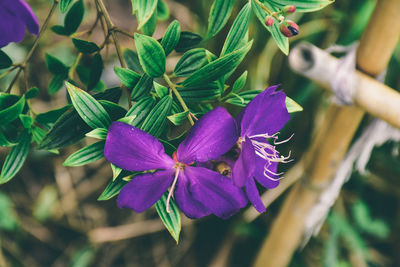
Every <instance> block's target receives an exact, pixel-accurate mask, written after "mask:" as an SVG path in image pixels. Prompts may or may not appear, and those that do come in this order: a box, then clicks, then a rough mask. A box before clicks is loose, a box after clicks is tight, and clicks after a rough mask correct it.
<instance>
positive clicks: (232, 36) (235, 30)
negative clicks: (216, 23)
mask: <svg viewBox="0 0 400 267" xmlns="http://www.w3.org/2000/svg"><path fill="white" fill-rule="evenodd" d="M250 8H251V7H250V3H247V4H246V5H244V7H243V8H242V10H240V12H239V14H238V15H237V17H236V19H235V21H234V22H233V24H232V27H231V29H230V30H229V33H228V36H227V37H226V40H225V43H224V46H223V47H222V51H221V56H223V55H226V54H229V53H230V52H232V51H234V50H236V49H238V48H239V47H240V45H241V42H242V40H243V39H244V38H245V36H246V34H247V31H248V29H249V24H250V14H251V13H250V11H251V9H250Z"/></svg>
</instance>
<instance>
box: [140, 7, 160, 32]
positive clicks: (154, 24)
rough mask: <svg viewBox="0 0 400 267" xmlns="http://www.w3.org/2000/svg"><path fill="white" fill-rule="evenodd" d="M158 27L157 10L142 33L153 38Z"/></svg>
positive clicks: (144, 26)
mask: <svg viewBox="0 0 400 267" xmlns="http://www.w3.org/2000/svg"><path fill="white" fill-rule="evenodd" d="M156 27H157V9H156V10H155V11H154V13H153V15H152V16H151V18H150V19H149V20H148V21H147V22H146V23H145V24H144V25H143V27H142V33H143V34H144V35H147V36H152V35H153V34H154V32H155V30H156Z"/></svg>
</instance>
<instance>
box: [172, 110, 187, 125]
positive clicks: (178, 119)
mask: <svg viewBox="0 0 400 267" xmlns="http://www.w3.org/2000/svg"><path fill="white" fill-rule="evenodd" d="M188 114H189V111H188V110H186V111H183V112H180V113H175V114H173V115H171V116H168V117H167V118H168V120H169V121H170V122H172V123H173V124H174V125H176V126H179V125H181V124H182V122H183V121H184V120H186V118H187V116H188Z"/></svg>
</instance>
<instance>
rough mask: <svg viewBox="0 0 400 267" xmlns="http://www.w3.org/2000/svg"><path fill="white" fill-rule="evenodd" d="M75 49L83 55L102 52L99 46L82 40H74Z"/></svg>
mask: <svg viewBox="0 0 400 267" xmlns="http://www.w3.org/2000/svg"><path fill="white" fill-rule="evenodd" d="M72 42H73V43H74V46H75V48H76V49H77V50H78V51H79V52H81V53H83V54H92V53H94V52H97V51H99V50H100V48H99V47H98V46H97V44H95V43H93V42H89V41H86V40H82V39H77V38H72Z"/></svg>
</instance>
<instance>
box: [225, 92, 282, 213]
mask: <svg viewBox="0 0 400 267" xmlns="http://www.w3.org/2000/svg"><path fill="white" fill-rule="evenodd" d="M277 88H278V85H277V86H272V87H269V88H267V89H266V90H265V91H264V92H262V93H260V94H259V95H257V96H256V97H255V98H254V99H253V100H252V101H251V102H250V103H249V104H248V105H247V107H246V108H245V109H244V110H243V111H242V112H241V113H240V114H239V116H238V117H237V119H236V120H237V124H238V125H239V126H240V137H239V141H238V145H239V147H240V154H239V158H238V159H237V161H236V162H235V164H234V166H233V169H232V179H233V181H234V183H235V184H236V185H237V186H240V187H242V186H244V187H245V191H246V195H247V197H248V199H249V200H250V202H251V203H252V204H253V206H254V207H255V208H256V209H257V211H258V212H264V211H265V206H264V204H263V203H262V201H261V198H260V195H259V193H258V190H257V187H256V183H255V180H256V181H257V182H258V183H260V184H261V185H262V186H264V187H266V188H269V189H271V188H274V187H276V186H278V184H279V179H280V178H279V175H280V174H278V173H277V167H278V163H279V162H288V161H287V160H288V157H289V156H288V157H283V156H280V154H279V152H278V151H277V150H276V148H275V145H277V144H279V143H282V142H277V139H278V137H277V135H278V131H279V130H280V129H282V127H283V126H284V125H285V124H286V123H287V122H288V120H289V119H290V116H289V113H288V111H287V108H286V104H285V100H286V95H285V93H284V92H281V91H275V90H276V89H277ZM270 142H271V143H270Z"/></svg>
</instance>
